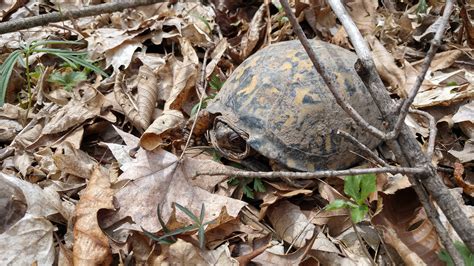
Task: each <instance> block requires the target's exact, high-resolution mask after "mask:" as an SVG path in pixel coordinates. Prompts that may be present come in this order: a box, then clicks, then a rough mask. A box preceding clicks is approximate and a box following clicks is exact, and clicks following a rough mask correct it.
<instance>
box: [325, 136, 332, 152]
mask: <svg viewBox="0 0 474 266" xmlns="http://www.w3.org/2000/svg"><path fill="white" fill-rule="evenodd" d="M324 140H325V143H324V144H325V145H324V150H325V151H326V152H327V153H329V152H331V150H332V142H331V134H327V135H326V136H325V138H324Z"/></svg>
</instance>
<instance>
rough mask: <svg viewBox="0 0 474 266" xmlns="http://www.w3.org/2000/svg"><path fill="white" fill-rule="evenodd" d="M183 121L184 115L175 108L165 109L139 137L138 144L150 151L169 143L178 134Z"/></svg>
mask: <svg viewBox="0 0 474 266" xmlns="http://www.w3.org/2000/svg"><path fill="white" fill-rule="evenodd" d="M184 122H185V119H184V116H183V114H182V113H181V112H180V111H177V110H165V111H164V112H163V113H162V114H161V116H160V117H158V118H157V119H156V120H155V121H153V124H151V125H150V126H149V127H148V129H147V130H146V131H145V133H143V135H142V137H141V138H140V146H141V147H143V148H144V149H145V150H148V151H152V150H154V149H156V148H158V147H164V146H168V145H170V144H171V142H172V141H173V140H176V137H177V136H179V133H180V132H181V129H182V126H183V124H184Z"/></svg>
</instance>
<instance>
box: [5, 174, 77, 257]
mask: <svg viewBox="0 0 474 266" xmlns="http://www.w3.org/2000/svg"><path fill="white" fill-rule="evenodd" d="M0 187H2V190H1V193H0V197H2V198H1V200H0V202H2V204H5V205H2V210H3V209H4V208H5V210H6V211H8V212H9V213H2V215H1V217H2V218H1V220H2V225H3V227H2V234H0V250H2V252H0V261H1V262H2V263H4V264H6V265H31V264H33V263H38V264H41V265H52V264H53V262H54V253H55V250H54V244H53V231H55V230H56V227H55V226H54V225H53V224H51V222H50V221H49V220H48V219H46V217H48V216H50V215H53V214H57V213H59V214H61V215H62V216H63V217H64V218H65V219H66V220H69V219H70V218H71V217H72V212H71V210H70V209H68V208H65V206H63V204H62V202H61V200H60V198H59V195H58V193H56V191H54V190H53V189H49V188H46V189H42V188H41V187H39V186H38V185H36V184H32V183H30V182H27V181H24V180H21V179H18V178H16V177H13V176H9V175H5V174H3V173H0ZM25 205H26V206H25ZM25 207H26V213H25ZM11 212H13V213H14V215H12V214H11ZM22 215H24V216H23V217H21V216H22ZM18 219H19V220H18Z"/></svg>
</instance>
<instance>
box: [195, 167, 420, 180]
mask: <svg viewBox="0 0 474 266" xmlns="http://www.w3.org/2000/svg"><path fill="white" fill-rule="evenodd" d="M378 173H391V174H398V173H400V174H421V175H424V174H427V173H428V172H427V169H425V168H411V167H394V166H391V167H380V168H365V169H348V170H327V171H317V172H288V171H281V172H278V171H277V172H253V171H240V170H231V169H229V170H227V169H226V170H209V171H199V172H196V173H195V175H194V177H196V176H200V175H211V176H213V175H226V176H232V177H249V178H265V179H280V178H282V177H284V178H291V179H317V178H323V177H331V176H348V175H362V174H378Z"/></svg>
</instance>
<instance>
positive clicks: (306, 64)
mask: <svg viewBox="0 0 474 266" xmlns="http://www.w3.org/2000/svg"><path fill="white" fill-rule="evenodd" d="M313 67H314V66H313V63H312V62H311V60H309V59H308V60H300V61H299V63H298V69H300V70H302V69H311V68H313Z"/></svg>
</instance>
